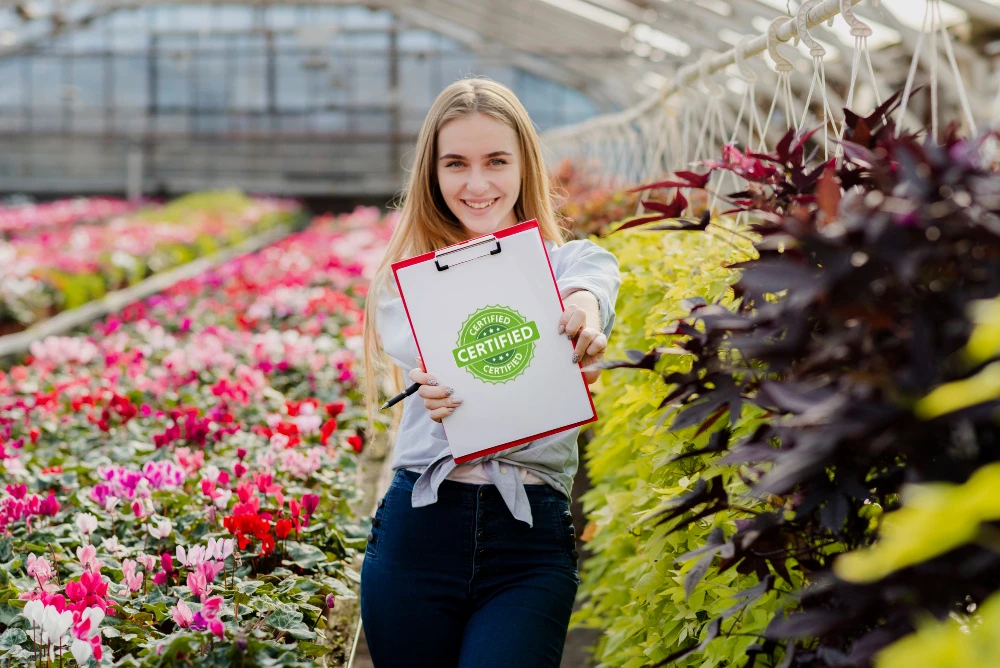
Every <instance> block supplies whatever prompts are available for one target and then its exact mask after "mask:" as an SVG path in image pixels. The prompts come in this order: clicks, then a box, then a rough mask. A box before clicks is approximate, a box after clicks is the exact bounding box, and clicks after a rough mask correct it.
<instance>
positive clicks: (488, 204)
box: [466, 199, 497, 209]
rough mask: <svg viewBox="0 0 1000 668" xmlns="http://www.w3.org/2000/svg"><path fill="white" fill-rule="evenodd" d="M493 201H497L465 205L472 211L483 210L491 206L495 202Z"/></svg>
mask: <svg viewBox="0 0 1000 668" xmlns="http://www.w3.org/2000/svg"><path fill="white" fill-rule="evenodd" d="M495 201H497V200H496V199H492V200H490V201H489V202H483V203H481V204H474V203H472V202H466V204H468V205H469V206H471V207H472V208H473V209H485V208H486V207H488V206H493V202H495Z"/></svg>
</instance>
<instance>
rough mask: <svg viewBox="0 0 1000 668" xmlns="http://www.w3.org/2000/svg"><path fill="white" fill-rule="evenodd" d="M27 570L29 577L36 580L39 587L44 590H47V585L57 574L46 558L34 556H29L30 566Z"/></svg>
mask: <svg viewBox="0 0 1000 668" xmlns="http://www.w3.org/2000/svg"><path fill="white" fill-rule="evenodd" d="M25 570H27V571H28V575H30V576H31V577H33V578H35V579H36V580H37V581H38V587H39V588H40V589H42V590H44V589H45V583H46V582H48V581H49V580H51V579H52V576H53V575H55V572H54V571H53V570H52V564H50V563H49V560H48V559H46V558H45V557H36V556H35V555H33V554H29V555H28V564H27V567H26V568H25Z"/></svg>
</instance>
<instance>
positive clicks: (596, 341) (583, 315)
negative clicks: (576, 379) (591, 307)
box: [559, 300, 608, 385]
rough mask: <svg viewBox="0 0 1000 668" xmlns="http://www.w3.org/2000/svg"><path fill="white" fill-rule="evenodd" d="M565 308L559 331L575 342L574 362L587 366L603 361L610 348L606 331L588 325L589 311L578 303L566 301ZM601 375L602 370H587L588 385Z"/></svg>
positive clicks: (560, 319) (584, 375) (585, 373)
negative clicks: (606, 351)
mask: <svg viewBox="0 0 1000 668" xmlns="http://www.w3.org/2000/svg"><path fill="white" fill-rule="evenodd" d="M567 301H568V300H567ZM595 302H596V300H595ZM565 308H566V310H565V311H563V314H562V316H561V317H560V318H559V333H560V334H565V335H566V336H567V337H568V338H569V339H570V340H571V341H574V342H575V345H576V349H575V350H574V351H573V363H574V364H576V363H580V364H581V365H582V366H584V367H587V366H590V365H591V364H597V363H598V362H601V361H603V360H604V351H605V350H607V348H608V337H606V336H605V335H604V332H602V331H600V330H598V329H595V328H593V327H588V326H587V311H586V310H585V309H584V308H583V307H581V306H579V305H578V304H573V303H566V304H565ZM600 376H601V372H600V370H597V371H586V372H584V374H583V377H584V378H585V379H586V381H587V384H588V385H590V384H591V383H594V382H595V381H596V380H597V379H598V378H600Z"/></svg>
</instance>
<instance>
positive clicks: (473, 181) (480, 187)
mask: <svg viewBox="0 0 1000 668" xmlns="http://www.w3.org/2000/svg"><path fill="white" fill-rule="evenodd" d="M465 189H466V190H468V191H469V194H471V195H482V194H484V193H486V192H487V191H488V190H489V189H490V182H489V180H488V179H487V178H486V175H485V174H483V173H482V172H480V171H479V170H475V169H473V170H471V171H470V173H469V182H468V183H467V184H466V186H465Z"/></svg>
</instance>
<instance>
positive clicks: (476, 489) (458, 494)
mask: <svg viewBox="0 0 1000 668" xmlns="http://www.w3.org/2000/svg"><path fill="white" fill-rule="evenodd" d="M420 475H421V474H420V473H417V472H416V471H410V470H408V469H397V470H396V474H395V475H394V476H393V479H392V483H391V485H390V489H392V488H393V487H399V486H402V487H404V488H405V489H406V490H407V491H412V490H413V485H414V483H415V482H416V481H417V479H418V478H420ZM524 491H525V493H526V494H527V495H528V501H529V502H530V503H531V504H532V505H535V504H540V503H546V502H558V501H565V500H566V495H564V494H563V493H562V492H560V491H559V490H557V489H556V488H555V487H552V486H551V485H524ZM480 493H482V495H481V496H480V497H479V498H480V499H482V500H491V501H492V500H496V501H500V502H501V503H503V497H502V496H501V495H500V492H499V490H498V489H497V487H496V485H492V484H490V483H471V482H460V481H458V480H447V479H446V480H444V481H442V482H441V485H440V486H439V487H438V489H437V496H438V499H450V500H453V501H459V502H461V501H472V500H473V499H475V497H476V495H477V494H480Z"/></svg>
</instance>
